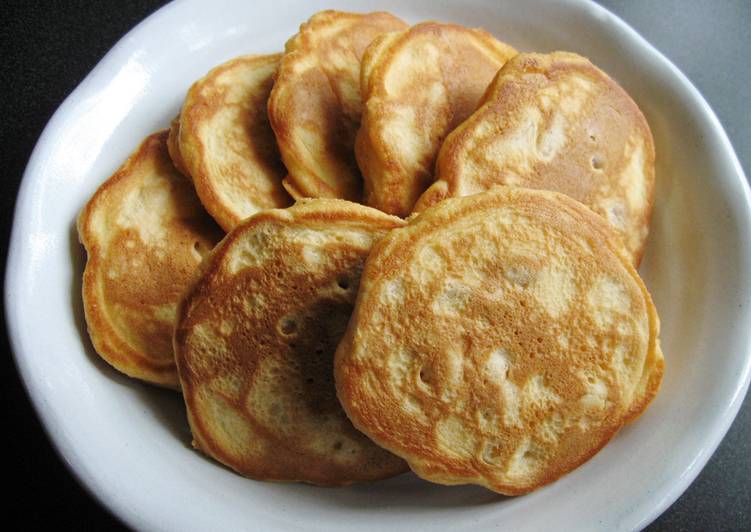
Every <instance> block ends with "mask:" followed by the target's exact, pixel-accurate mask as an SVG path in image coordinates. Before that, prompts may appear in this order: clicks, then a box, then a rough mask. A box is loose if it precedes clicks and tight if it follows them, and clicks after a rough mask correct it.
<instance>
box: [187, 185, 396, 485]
mask: <svg viewBox="0 0 751 532" xmlns="http://www.w3.org/2000/svg"><path fill="white" fill-rule="evenodd" d="M401 225H403V222H402V221H401V220H399V219H398V218H395V217H391V216H388V215H386V214H383V213H381V212H379V211H377V210H375V209H370V208H368V207H364V206H362V205H357V204H354V203H350V202H347V201H343V200H334V199H315V200H302V201H301V202H298V203H297V204H296V205H295V206H293V207H290V208H289V209H285V210H269V211H264V212H262V213H259V214H256V215H255V216H253V217H251V218H249V219H248V220H246V221H245V222H243V223H242V224H241V225H239V226H238V227H237V228H235V229H234V230H233V231H232V232H230V233H229V234H228V235H227V237H226V238H225V239H224V240H223V241H222V242H221V244H219V245H218V246H217V247H216V249H215V251H214V252H213V253H212V255H211V256H210V258H209V259H207V260H206V261H205V262H204V265H203V266H202V270H203V275H202V276H201V278H200V280H199V281H198V282H197V283H196V284H195V285H194V286H193V287H192V289H191V290H189V291H188V293H187V295H186V299H185V301H184V303H183V304H182V306H181V310H180V317H179V321H178V325H177V328H176V331H175V338H174V345H175V354H176V355H175V356H176V360H177V365H178V370H179V374H180V381H181V383H182V389H183V396H184V398H185V403H186V406H187V410H188V419H189V422H190V426H191V429H192V432H193V437H194V445H195V446H196V447H198V448H199V449H200V450H201V451H202V452H204V453H205V454H207V455H209V456H211V457H213V458H215V459H216V460H218V461H220V462H222V463H223V464H225V465H227V466H228V467H231V468H232V469H234V470H235V471H237V472H238V473H240V474H242V475H245V476H248V477H251V478H255V479H259V480H276V481H304V482H310V483H313V484H321V485H342V484H349V483H352V482H355V481H364V480H375V479H380V478H385V477H389V476H392V475H395V474H398V473H401V472H403V471H405V470H406V464H404V462H403V461H402V460H400V459H398V458H396V457H395V456H393V455H392V454H390V453H388V452H386V451H384V450H383V449H381V448H379V447H378V446H376V445H375V444H374V443H372V442H371V441H370V440H368V439H367V438H366V437H365V436H364V435H363V434H362V433H360V432H358V431H357V430H355V429H354V427H353V426H352V424H351V423H350V422H349V420H348V419H347V417H346V416H345V414H344V412H343V411H342V408H341V406H340V405H339V403H338V401H337V399H336V391H335V389H334V382H333V357H334V350H335V349H336V346H337V344H338V343H339V339H340V338H341V335H342V334H343V333H344V329H345V327H346V325H347V321H348V319H349V316H350V313H351V311H352V305H353V303H354V299H355V295H356V293H357V286H358V283H359V277H360V271H361V269H362V265H363V262H364V261H365V258H366V256H367V254H368V252H369V251H370V248H371V246H372V244H373V243H374V242H375V241H377V240H378V239H380V238H381V237H382V236H383V235H384V234H385V233H386V232H387V231H389V230H390V229H392V228H394V227H399V226H401Z"/></svg>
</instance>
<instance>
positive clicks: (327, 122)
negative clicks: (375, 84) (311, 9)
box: [268, 11, 406, 201]
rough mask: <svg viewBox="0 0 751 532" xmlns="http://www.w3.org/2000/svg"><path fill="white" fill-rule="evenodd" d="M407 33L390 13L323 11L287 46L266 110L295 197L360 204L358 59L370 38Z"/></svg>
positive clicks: (403, 25)
mask: <svg viewBox="0 0 751 532" xmlns="http://www.w3.org/2000/svg"><path fill="white" fill-rule="evenodd" d="M405 27H406V24H405V23H404V22H402V21H401V20H399V19H398V18H396V17H394V16H393V15H390V14H388V13H368V14H359V13H343V12H340V11H322V12H320V13H317V14H315V15H314V16H313V17H311V18H310V20H308V22H306V23H305V24H303V25H302V26H300V33H298V34H297V35H295V36H294V37H293V38H292V39H290V40H289V41H288V42H287V45H286V47H285V54H284V57H283V58H282V61H281V65H280V67H279V74H278V76H277V79H276V83H275V85H274V89H273V91H272V92H271V97H270V98H269V108H268V109H269V118H270V120H271V126H272V127H273V128H274V133H275V134H276V138H277V142H278V144H279V149H280V151H281V154H282V159H283V160H284V164H285V165H286V167H287V169H288V171H289V177H287V179H286V180H285V187H286V188H287V190H288V191H289V192H290V194H292V196H293V197H295V198H301V197H327V198H344V199H348V200H352V201H360V200H361V198H362V177H361V175H360V171H359V170H358V168H357V163H356V162H355V154H354V142H355V134H356V132H357V129H358V128H359V127H360V114H361V110H362V101H361V98H360V60H361V58H362V56H363V53H364V51H365V48H366V47H367V46H368V44H370V42H371V41H372V40H373V39H374V38H375V37H377V36H378V35H380V34H382V33H384V32H388V31H395V30H401V29H404V28H405Z"/></svg>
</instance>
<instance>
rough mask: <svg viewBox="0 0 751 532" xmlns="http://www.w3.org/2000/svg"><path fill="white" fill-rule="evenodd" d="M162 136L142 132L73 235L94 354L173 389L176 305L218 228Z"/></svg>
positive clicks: (128, 372) (216, 236)
mask: <svg viewBox="0 0 751 532" xmlns="http://www.w3.org/2000/svg"><path fill="white" fill-rule="evenodd" d="M166 141H167V131H166V130H165V131H161V132H159V133H154V134H153V135H151V136H149V137H147V138H146V139H145V140H144V141H143V143H142V144H141V145H140V146H139V147H138V149H137V150H136V151H135V152H134V153H133V154H132V155H131V156H130V158H128V160H127V161H126V162H125V163H124V164H123V166H121V167H120V169H119V170H118V171H117V172H115V174H114V175H112V177H110V178H109V179H108V180H107V181H105V182H104V184H102V185H101V186H100V187H99V189H98V190H97V191H96V193H95V194H94V196H93V197H92V198H91V199H90V200H89V202H88V203H87V204H86V206H85V207H84V209H83V210H82V211H81V213H80V215H79V217H78V234H79V238H80V240H81V243H82V244H83V245H84V246H85V248H86V251H87V254H88V258H87V261H86V269H85V270H84V274H83V304H84V310H85V313H86V323H87V325H88V330H89V335H90V336H91V341H92V343H93V344H94V348H95V349H96V351H97V353H99V355H100V356H101V357H102V358H103V359H104V360H106V361H107V362H109V363H110V364H111V365H112V366H113V367H115V369H117V370H119V371H121V372H123V373H125V374H126V375H129V376H131V377H135V378H138V379H142V380H145V381H148V382H151V383H154V384H159V385H162V386H167V387H171V388H177V387H178V380H177V372H176V369H175V360H174V355H173V352H172V330H173V328H174V325H175V319H176V313H177V304H178V301H179V299H180V297H181V295H182V292H183V290H184V289H185V288H186V286H187V285H188V284H189V283H190V281H191V280H192V279H193V276H194V275H195V274H196V270H197V267H198V264H199V263H200V262H201V259H202V258H203V256H204V255H206V254H207V253H208V252H209V250H210V249H211V248H212V247H213V246H214V244H215V243H216V242H217V241H218V240H219V239H220V238H221V236H222V234H223V233H222V231H221V230H220V229H219V227H217V226H216V224H215V223H214V221H213V220H212V219H211V217H210V216H209V215H208V214H206V212H205V211H204V210H203V208H202V207H201V204H200V203H199V201H198V198H197V197H196V194H195V191H194V190H193V186H192V185H191V184H190V181H189V180H188V179H187V178H186V177H185V176H183V175H181V174H180V173H179V172H178V171H177V170H176V169H175V168H174V166H173V165H172V162H171V161H170V158H169V155H168V153H167V146H166Z"/></svg>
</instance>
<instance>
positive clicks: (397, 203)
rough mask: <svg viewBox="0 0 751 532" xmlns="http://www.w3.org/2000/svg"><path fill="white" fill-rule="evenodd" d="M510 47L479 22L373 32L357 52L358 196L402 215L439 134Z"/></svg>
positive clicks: (423, 177)
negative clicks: (360, 99)
mask: <svg viewBox="0 0 751 532" xmlns="http://www.w3.org/2000/svg"><path fill="white" fill-rule="evenodd" d="M516 53H517V52H516V50H514V49H513V48H512V47H510V46H508V45H506V44H503V43H502V42H500V41H498V40H496V39H495V38H494V37H493V36H492V35H490V34H489V33H487V32H485V31H482V30H480V29H473V28H466V27H464V26H459V25H456V24H439V23H436V22H425V23H423V24H418V25H416V26H413V27H411V28H410V29H408V30H405V31H401V32H393V33H387V34H384V35H381V36H380V37H378V38H376V39H375V40H374V41H373V42H372V43H371V44H370V46H369V47H368V49H367V50H366V51H365V56H364V57H363V61H362V74H361V78H360V80H361V82H360V88H361V90H362V97H363V102H364V104H365V105H364V107H363V115H362V125H361V127H360V130H359V131H358V132H357V141H356V144H355V153H356V155H357V163H358V165H359V167H360V170H362V174H363V178H364V180H365V203H366V204H368V205H370V206H371V207H375V208H377V209H380V210H382V211H385V212H388V213H390V214H396V215H398V216H407V215H408V214H409V213H410V212H412V207H414V204H415V202H416V201H417V198H418V197H419V196H420V194H422V193H423V192H424V191H425V189H426V188H428V186H429V185H430V184H431V183H432V182H433V168H434V166H435V158H436V155H437V154H438V149H439V148H440V146H441V143H442V142H443V139H444V138H445V137H446V135H447V134H448V133H449V132H450V131H451V130H453V129H454V128H455V127H456V126H458V125H459V124H461V123H462V122H463V121H464V120H466V119H467V117H469V115H470V114H472V113H473V112H474V111H475V109H477V104H478V103H479V101H480V98H481V97H482V95H483V93H484V92H485V89H487V87H488V84H490V82H491V81H492V80H493V78H494V77H495V75H496V74H497V73H498V70H499V69H500V68H501V67H502V66H503V65H504V63H506V61H508V60H509V59H510V58H511V57H513V56H514V55H516Z"/></svg>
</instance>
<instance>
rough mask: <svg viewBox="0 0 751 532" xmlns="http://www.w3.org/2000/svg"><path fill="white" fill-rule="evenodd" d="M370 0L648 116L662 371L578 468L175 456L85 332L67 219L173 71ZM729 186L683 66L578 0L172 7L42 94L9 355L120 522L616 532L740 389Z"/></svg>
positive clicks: (744, 357)
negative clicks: (546, 54)
mask: <svg viewBox="0 0 751 532" xmlns="http://www.w3.org/2000/svg"><path fill="white" fill-rule="evenodd" d="M328 7H334V8H340V9H348V10H353V11H369V10H373V9H376V8H377V9H386V10H389V11H392V12H394V13H396V14H398V15H400V16H402V17H403V18H405V19H406V20H408V21H413V22H416V21H419V20H424V19H437V20H444V21H454V22H460V23H464V24H468V25H472V26H483V27H485V28H486V29H488V30H490V31H491V32H493V33H495V34H496V35H497V36H499V37H500V38H501V39H502V40H504V41H507V42H509V43H511V44H513V45H514V46H516V47H518V48H519V49H521V50H537V51H549V50H554V49H563V50H571V51H576V52H579V53H582V54H584V55H586V56H588V57H590V58H591V59H592V61H593V62H594V63H595V64H597V65H599V66H600V67H601V68H603V69H604V70H605V71H607V72H608V73H609V74H611V75H612V76H613V77H615V78H616V79H617V80H618V81H619V82H620V83H621V84H622V85H623V87H624V88H625V89H626V90H627V91H628V92H629V93H630V94H631V95H632V96H633V97H634V99H635V100H636V101H637V103H638V104H639V105H640V106H641V108H642V109H643V111H644V113H645V114H646V116H647V119H648V120H649V123H650V124H651V126H652V131H653V132H654V136H655V141H656V144H657V154H658V169H657V170H658V172H657V175H658V185H657V195H656V204H655V212H654V217H653V223H652V234H651V237H650V240H649V243H648V249H647V255H646V258H645V260H644V263H643V266H642V268H641V273H642V275H643V276H644V278H645V280H646V282H647V285H648V286H649V288H650V290H651V291H652V294H653V295H654V299H655V302H656V304H657V307H658V309H659V311H660V314H661V317H662V331H663V332H662V340H663V347H664V351H665V357H666V361H667V362H666V363H667V367H666V373H665V380H664V384H663V387H662V391H661V393H660V394H659V396H658V397H657V399H656V400H655V402H654V403H653V404H652V406H651V408H650V409H649V410H648V411H647V412H646V414H645V415H644V416H643V417H642V418H641V419H640V420H639V421H638V423H636V424H634V425H633V426H629V427H626V428H625V429H624V430H623V431H622V432H621V433H620V434H619V435H618V437H617V438H615V440H614V441H613V442H612V443H611V444H610V445H608V446H607V447H606V448H605V449H604V450H603V451H602V452H601V453H599V454H598V455H597V456H596V457H595V458H594V459H593V460H591V461H590V462H588V463H587V464H585V465H584V466H582V467H581V468H579V469H578V470H576V471H575V472H573V473H572V474H570V475H568V476H566V477H565V478H563V479H562V480H560V481H558V482H556V483H554V484H553V485H551V486H548V487H546V488H544V489H541V490H539V491H537V492H535V493H533V494H531V495H528V496H525V497H519V498H502V497H499V496H496V495H494V494H492V493H490V492H488V491H485V490H484V489H481V488H479V487H442V486H435V485H431V484H428V483H425V482H422V481H420V480H419V479H417V478H416V477H414V476H412V475H404V476H401V477H399V478H396V479H392V480H390V481H386V482H379V483H375V484H370V485H360V486H353V487H350V488H343V489H322V488H316V487H311V486H307V485H294V484H271V483H262V482H254V481H250V480H246V479H244V478H241V477H239V476H237V475H235V474H233V473H231V472H229V471H228V470H227V469H225V468H223V467H221V466H219V465H217V464H215V463H213V462H211V461H210V460H207V459H204V458H203V457H202V456H200V455H199V454H198V453H196V452H194V451H193V450H191V449H190V446H189V441H190V434H189V431H188V428H187V423H186V421H185V414H184V411H183V408H182V403H181V400H180V398H179V397H178V396H177V395H176V394H173V393H171V392H167V391H160V390H156V389H153V388H151V387H149V386H146V385H142V384H139V383H137V382H133V381H131V380H128V379H127V378H125V377H123V376H121V375H119V374H118V373H116V372H115V371H113V370H112V369H111V368H109V366H107V365H106V364H105V363H103V362H102V361H101V360H100V359H99V358H98V357H97V356H96V354H95V353H94V352H93V350H92V348H91V345H90V343H89V341H88V338H87V336H86V331H85V324H84V320H83V312H82V306H81V301H80V295H79V294H80V277H81V272H82V267H83V260H84V255H83V251H82V248H81V247H80V246H79V244H78V240H77V236H76V232H75V227H74V220H75V216H76V214H77V212H78V210H79V209H80V208H81V206H82V205H83V204H84V203H85V202H86V200H87V199H88V198H89V196H90V195H91V193H92V192H93V191H94V190H95V188H96V187H97V186H98V185H99V183H101V181H102V180H103V179H104V178H106V177H107V176H109V175H110V174H111V173H112V172H113V171H114V170H115V169H116V168H117V167H118V166H119V164H120V163H121V162H122V161H123V160H124V158H125V157H126V156H127V155H128V153H129V152H130V151H131V150H132V149H133V148H134V147H135V146H136V145H137V144H138V143H139V142H140V141H141V139H142V138H143V137H144V136H146V135H147V134H148V133H150V132H152V131H154V130H156V129H158V128H161V127H165V126H166V125H167V124H169V121H170V119H171V118H172V117H173V116H174V115H175V113H176V112H177V110H178V108H179V106H180V103H181V100H182V97H183V96H184V94H185V91H186V89H187V88H188V86H189V85H190V83H191V82H192V81H193V80H195V79H197V78H198V77H200V76H201V75H203V74H204V73H205V72H206V71H207V70H208V69H209V68H210V67H212V66H214V65H216V64H218V63H219V62H221V61H223V60H225V59H228V58H230V57H233V56H235V55H239V54H241V53H250V52H273V51H277V50H280V49H281V47H282V45H283V44H284V41H285V40H286V38H287V37H289V36H290V35H292V34H293V33H295V32H296V29H297V27H298V25H299V24H300V23H301V22H302V21H304V20H305V19H307V18H308V17H309V16H310V15H311V14H312V13H313V12H315V11H317V10H319V9H323V8H328ZM749 222H750V216H749V190H748V186H747V184H746V180H745V178H744V176H743V172H742V170H741V168H740V165H739V163H738V161H737V159H736V157H735V155H734V153H733V151H732V148H731V146H730V143H729V142H728V139H727V137H726V135H725V133H724V132H723V130H722V127H721V126H720V124H719V123H718V121H717V118H716V117H715V115H714V114H713V113H712V111H711V110H710V108H709V107H708V106H707V103H706V102H705V101H704V100H703V99H702V97H701V96H700V95H699V93H698V92H697V91H696V89H695V88H694V87H693V86H692V85H691V84H690V83H689V82H688V80H687V79H686V78H685V77H684V76H683V75H682V74H681V73H680V72H679V71H678V70H677V69H676V68H675V67H674V66H673V65H672V64H671V63H670V62H669V61H667V60H666V59H665V58H664V57H663V56H661V55H660V54H659V53H658V52H657V51H656V50H655V49H654V48H652V47H651V46H650V45H649V44H648V43H647V42H645V41H644V40H643V39H642V38H641V37H640V36H639V35H637V34H636V33H635V32H634V31H633V30H631V29H630V28H629V27H628V26H626V24H624V23H623V22H622V21H620V20H619V19H618V18H616V17H615V16H613V15H611V14H610V13H608V12H607V11H605V10H604V9H602V8H600V7H598V6H596V5H593V4H590V3H588V2H584V1H575V0H569V1H564V2H556V3H549V2H544V1H532V2H525V3H520V2H511V1H509V2H500V3H499V2H497V1H492V0H488V1H483V0H465V1H462V2H455V3H450V2H434V1H429V0H402V1H389V2H380V3H378V4H377V5H376V4H375V3H373V2H366V1H349V2H343V1H333V0H328V1H323V2H321V1H312V2H311V1H303V0H284V1H281V0H278V1H269V0H264V1H259V2H244V1H241V0H238V1H229V0H220V1H217V0H214V1H212V2H205V3H202V2H198V1H191V0H186V1H181V2H177V3H174V4H171V5H168V6H167V7H165V8H163V9H161V10H160V11H158V12H157V13H155V14H154V15H152V16H151V17H149V18H148V19H147V20H146V21H144V22H143V23H142V24H140V25H139V26H138V27H136V28H135V29H134V30H133V31H131V32H130V33H129V34H128V35H127V36H126V37H124V38H123V39H122V40H121V41H120V42H119V43H118V44H117V46H115V48H114V49H113V50H112V51H111V52H110V53H109V54H107V56H106V57H105V58H104V59H103V60H102V61H101V63H100V64H99V65H98V66H97V67H96V68H95V69H94V71H93V72H91V74H90V75H89V76H88V77H87V78H86V79H85V80H84V82H83V83H81V85H80V86H79V87H78V88H77V89H76V90H75V92H73V94H71V96H70V97H69V98H68V99H67V100H66V101H65V103H64V104H63V105H62V106H61V107H60V109H59V110H58V111H57V113H56V114H55V116H54V117H53V118H52V120H51V121H50V123H49V125H48V126H47V128H46V129H45V131H44V134H43V135H42V137H41V139H40V140H39V143H38V144H37V147H36V149H35V150H34V154H33V156H32V158H31V161H30V162H29V165H28V168H27V170H26V174H25V176H24V180H23V184H22V187H21V192H20V196H19V200H18V207H17V212H16V219H15V226H14V229H13V237H12V243H11V250H10V256H9V263H8V273H7V278H6V309H7V319H8V325H9V331H10V336H11V341H12V344H13V347H14V350H15V353H16V360H17V364H18V368H19V370H20V372H21V374H22V375H23V379H24V381H25V383H26V386H27V387H28V390H29V392H30V394H31V397H32V399H33V402H34V405H35V407H36V409H37V411H38V412H39V415H40V416H41V418H42V420H43V422H44V425H45V426H46V428H47V430H48V431H49V434H50V436H51V438H52V440H53V442H54V443H55V445H56V446H57V448H58V449H59V451H60V453H61V455H62V456H63V458H64V460H65V461H66V463H67V464H68V465H69V467H70V468H71V469H72V470H73V471H74V473H75V474H76V475H77V476H78V478H79V479H80V480H81V481H82V482H83V483H84V485H85V486H86V487H87V488H88V489H89V490H90V491H91V492H92V493H93V494H95V495H96V496H97V497H98V498H99V499H100V500H101V501H102V502H103V503H104V504H105V505H107V506H108V507H109V508H110V509H112V510H113V511H114V512H115V513H116V514H117V515H118V516H119V517H120V518H122V519H123V520H124V521H125V522H126V523H127V524H129V525H131V526H134V527H136V528H144V529H151V530H161V529H164V530H207V529H224V530H230V529H248V528H258V529H272V528H293V529H294V528H303V527H304V528H309V529H320V530H350V529H352V528H353V526H356V527H358V528H365V529H374V530H375V529H389V530H402V529H422V528H427V527H428V526H429V527H430V528H431V529H433V530H439V529H447V530H460V529H474V530H476V529H486V528H492V527H495V526H501V527H502V528H504V529H508V530H541V529H547V528H555V529H559V530H571V529H576V530H591V529H603V528H607V529H614V530H628V529H636V528H640V527H642V526H645V525H646V524H648V523H649V522H650V521H651V520H653V519H654V518H655V517H656V516H657V515H659V513H660V512H662V511H663V510H664V509H665V508H666V507H667V506H668V505H669V504H670V503H672V502H673V501H674V500H675V499H676V498H677V497H678V496H679V495H680V494H681V493H682V492H683V490H684V489H685V488H686V487H687V486H688V484H689V483H690V482H691V481H692V480H693V479H694V478H695V476H696V475H697V474H698V473H699V470H700V469H701V468H702V466H703V465H704V464H705V463H706V461H707V459H708V458H709V456H710V455H711V454H712V452H713V451H714V449H715V448H716V447H717V445H718V443H719V441H720V440H721V438H722V437H723V435H724V434H725V432H726V430H727V428H728V427H729V425H730V423H731V421H732V420H733V417H734V416H735V414H736V412H737V410H738V408H739V406H740V404H741V402H742V400H743V397H744V394H745V391H746V388H747V386H748V381H749V366H750V360H751V358H750V357H749V325H750V324H751V319H749V318H750V315H749V313H750V312H751V303H750V302H749V294H750V293H751V273H750V272H751V248H750V246H751V239H750V236H751V235H750V233H749V227H750V224H749Z"/></svg>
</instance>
